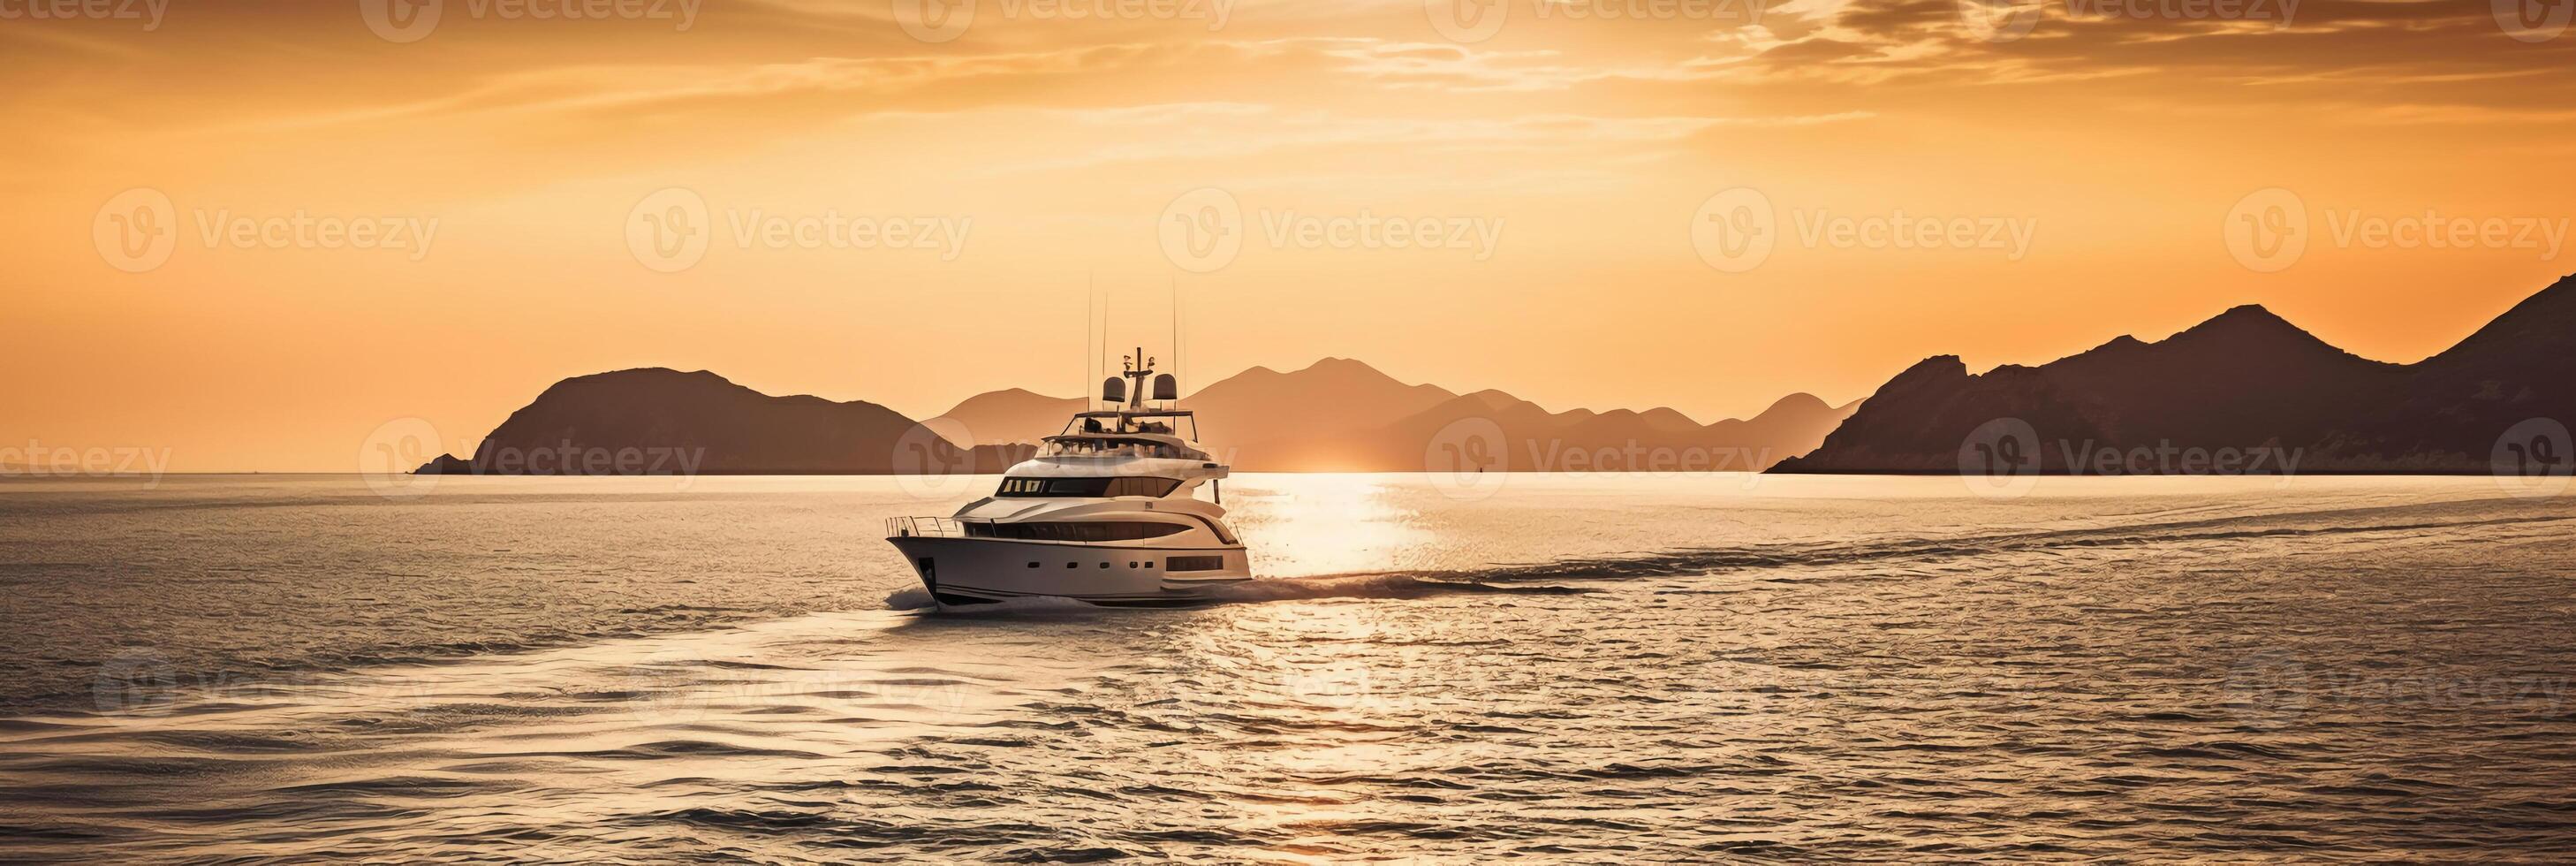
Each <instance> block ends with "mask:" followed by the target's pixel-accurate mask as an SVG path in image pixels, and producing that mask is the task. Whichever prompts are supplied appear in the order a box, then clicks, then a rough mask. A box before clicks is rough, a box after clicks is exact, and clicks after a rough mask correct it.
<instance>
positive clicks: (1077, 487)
mask: <svg viewBox="0 0 2576 866" xmlns="http://www.w3.org/2000/svg"><path fill="white" fill-rule="evenodd" d="M1180 486H1181V482H1180V481H1179V480H1177V479H1172V478H1152V477H1147V476H1143V475H1119V476H1114V477H1101V478H1004V479H1002V488H1001V489H1000V490H997V491H994V495H996V496H1007V497H1015V498H1016V497H1037V496H1071V497H1087V498H1101V497H1109V496H1149V497H1154V498H1158V499H1159V498H1161V497H1165V496H1170V495H1172V491H1173V489H1175V488H1178V487H1180Z"/></svg>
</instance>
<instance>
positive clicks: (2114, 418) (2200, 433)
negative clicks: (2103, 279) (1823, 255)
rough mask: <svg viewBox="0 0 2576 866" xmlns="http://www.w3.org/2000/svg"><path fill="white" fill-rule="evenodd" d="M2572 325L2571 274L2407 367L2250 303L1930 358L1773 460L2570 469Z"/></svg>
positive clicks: (2148, 469) (1935, 466) (2574, 294)
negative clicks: (2082, 343) (2140, 332)
mask: <svg viewBox="0 0 2576 866" xmlns="http://www.w3.org/2000/svg"><path fill="white" fill-rule="evenodd" d="M2571 337H2576V277H2569V278H2565V279H2561V280H2559V281H2558V282H2557V283H2555V284H2553V285H2551V286H2549V287H2548V288H2547V289H2544V290H2542V291H2541V292H2540V293H2538V294H2535V295H2533V296H2531V297H2530V298H2528V299H2525V300H2524V301H2523V302H2522V303H2521V304H2518V305H2516V306H2515V307H2514V308H2513V309H2511V310H2509V311H2507V312H2505V313H2504V314H2503V315H2501V316H2498V317H2497V318H2496V319H2495V320H2494V321H2492V322H2490V323H2488V324H2487V325H2486V326H2485V327H2483V328H2480V329H2479V330H2478V331H2477V332H2476V333H2474V334H2471V335H2470V336H2469V337H2468V338H2467V339H2464V340H2461V341H2460V342H2459V344H2457V345H2454V346H2452V347H2451V348H2449V349H2447V350H2445V351H2443V352H2442V353H2441V354H2438V355H2435V356H2433V357H2431V358H2427V359H2424V360H2423V361H2420V362H2417V363H2414V364H2391V363H2385V362H2380V361H2373V360H2369V359H2366V358H2361V357H2358V356H2355V355H2353V354H2351V353H2349V352H2345V351H2343V350H2341V349H2338V348H2335V347H2334V346H2331V345H2328V344H2326V343H2325V342H2324V341H2322V340H2319V339H2317V338H2316V337H2315V336H2313V335H2310V334H2309V333H2308V332H2306V331H2304V330H2301V329H2299V328H2298V327H2297V326H2295V325H2292V324H2290V323H2289V322H2287V321H2284V320H2282V319H2281V317H2279V316H2276V315H2273V314H2272V313H2271V312H2270V311H2268V310H2265V309H2263V308H2262V307H2259V306H2243V307H2237V308H2235V309H2232V310H2228V311H2226V312H2225V313H2222V314H2220V315H2218V316H2217V317H2216V318H2212V319H2210V320H2208V321H2206V322H2202V323H2201V324H2199V325H2197V326H2194V327H2192V328H2191V329H2189V330H2186V331H2183V332H2182V333H2179V334H2176V335H2174V336H2173V337H2171V338H2169V339H2166V340H2163V341H2161V342H2156V343H2147V342H2142V341H2139V340H2138V339H2136V338H2134V337H2121V338H2119V339H2115V340H2112V341H2111V342H2109V343H2105V344H2103V345H2101V346H2099V347H2096V348H2094V349H2091V350H2089V351H2086V352H2083V353H2081V354H2077V355H2073V356H2070V357H2067V358H2062V359H2059V360H2057V361H2052V362H2049V363H2047V364H2042V365H2040V366H2037V367H2024V366H2017V365H2005V366H2001V367H1997V368H1995V369H1993V370H1990V371H1988V372H1986V373H1984V374H1970V373H1969V372H1968V371H1967V368H1966V366H1965V365H1964V364H1962V363H1960V360H1959V358H1958V357H1957V356H1954V355H1941V356H1937V357H1933V358H1929V359H1926V360H1924V361H1922V362H1921V363H1918V364H1915V365H1914V366H1913V367H1912V368H1910V369H1908V370H1906V371H1904V372H1902V373H1899V374H1897V376H1896V378H1894V379H1891V380H1889V381H1888V383H1887V384H1886V385H1884V386H1882V387H1880V388H1879V389H1878V392H1877V393H1875V394H1872V395H1870V397H1869V398H1868V399H1866V400H1865V401H1863V403H1862V404H1861V407H1860V410H1859V411H1858V412H1856V413H1854V414H1853V415H1852V417H1851V418H1850V419H1849V420H1847V421H1845V422H1843V424H1842V426H1840V427H1839V428H1837V429H1835V430H1834V431H1833V433H1832V434H1831V435H1829V436H1827V437H1826V438H1825V441H1824V444H1823V446H1822V447H1819V448H1817V449H1816V450H1815V451H1814V452H1813V453H1811V454H1807V455H1805V456H1802V457H1798V458H1794V459H1790V460H1786V461H1783V462H1782V463H1780V464H1779V465H1778V466H1775V467H1773V468H1772V469H1771V470H1770V471H1772V472H1779V473H1940V474H1950V473H1961V472H1970V473H1974V472H1976V471H1978V470H1979V469H1980V468H1982V467H1981V465H1980V464H1982V463H1989V462H1991V461H1994V460H1995V459H1996V456H1997V455H1998V454H2003V453H2005V452H2006V451H2007V450H2008V451H2009V452H2010V453H2009V455H2008V456H2009V457H2011V458H2013V459H2015V460H2018V461H2019V462H2021V463H2022V468H2024V469H2026V470H2027V471H2031V472H2035V473H2040V474H2067V473H2097V472H2098V473H2102V474H2150V473H2151V474H2177V473H2191V474H2201V473H2207V474H2287V473H2292V472H2297V473H2475V474H2485V473H2489V472H2494V471H2513V470H2514V467H2515V465H2522V466H2526V467H2532V468H2539V469H2544V470H2551V471H2556V472H2558V473H2559V474H2564V472H2565V469H2566V462H2567V461H2568V460H2570V459H2571V456H2576V455H2570V454H2569V453H2568V448H2567V445H2568V443H2567V442H2566V441H2565V438H2566V432H2565V427H2564V426H2563V425H2565V424H2568V423H2571V422H2576V340H2571ZM2508 434H2512V435H2508ZM2007 439H2011V440H2021V441H2009V442H2008V441H2005V440H2007ZM2524 440H2529V441H2524ZM2137 455H2145V456H2146V459H2135V457H2136V456H2137ZM2177 455H2180V456H2177ZM2190 455H2198V462H2197V464H2195V463H2194V462H2193V459H2192V457H2191V456H2190ZM2213 455H2232V456H2233V457H2234V460H2233V465H2232V466H2231V465H2220V463H2219V461H2217V460H2216V459H2214V457H2213ZM2105 457H2110V458H2113V461H2114V462H2111V463H2108V464H2106V463H2103V462H2102V461H2103V460H2104V458H2105ZM2499 461H2502V462H2501V463H2500V462H2499Z"/></svg>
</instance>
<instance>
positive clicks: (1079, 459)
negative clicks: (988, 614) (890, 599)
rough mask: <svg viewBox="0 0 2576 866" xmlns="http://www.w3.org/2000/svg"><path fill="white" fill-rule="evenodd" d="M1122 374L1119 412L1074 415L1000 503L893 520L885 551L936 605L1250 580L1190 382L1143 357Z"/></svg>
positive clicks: (1133, 593)
mask: <svg viewBox="0 0 2576 866" xmlns="http://www.w3.org/2000/svg"><path fill="white" fill-rule="evenodd" d="M1125 367H1126V370H1125V372H1124V373H1122V374H1121V375H1120V376H1117V377H1112V378H1110V379H1109V380H1108V381H1106V382H1103V383H1102V384H1101V400H1102V402H1104V403H1106V404H1108V405H1111V406H1115V407H1117V408H1114V409H1108V410H1101V411H1085V412H1080V413H1076V414H1075V415H1074V416H1073V419H1072V420H1071V421H1068V422H1067V423H1066V424H1065V429H1064V432H1062V433H1060V434H1057V435H1054V436H1049V437H1046V438H1045V439H1044V440H1042V441H1041V442H1040V443H1039V445H1038V451H1037V455H1036V456H1035V457H1034V458H1032V459H1030V460H1027V461H1024V462H1022V463H1020V464H1019V465H1016V466H1013V467H1011V469H1010V471H1008V472H1006V473H1004V475H1003V477H1002V484H1001V488H1000V489H998V490H996V491H994V492H993V495H991V496H987V497H984V498H982V499H978V500H975V501H974V502H970V503H967V504H966V507H964V508H961V509H958V511H957V513H956V514H955V515H953V516H950V517H896V518H891V519H889V520H887V521H886V541H888V542H892V543H893V544H894V546H895V549H896V550H900V551H903V555H904V557H905V558H907V559H910V560H911V561H912V567H913V570H914V571H915V572H918V573H919V574H920V575H921V584H922V585H923V586H926V587H929V588H930V595H931V597H932V598H933V599H936V600H938V602H939V603H940V604H941V605H966V604H985V603H991V602H996V601H1002V600H1004V599H1012V598H1025V597H1031V596H1056V597H1062V598H1071V599H1079V600H1082V601H1087V602H1091V603H1093V604H1103V605H1186V604H1194V603H1198V602H1201V601H1205V600H1206V599H1207V595H1208V589H1209V588H1210V587H1212V586H1217V585H1222V584H1227V583H1238V582H1241V581H1245V580H1250V579H1251V570H1250V563H1249V562H1248V561H1247V560H1246V559H1245V556H1244V550H1243V542H1242V541H1240V540H1238V539H1236V538H1235V535H1234V530H1233V529H1231V528H1229V527H1227V526H1226V524H1225V508H1224V506H1223V505H1222V504H1221V503H1222V502H1223V501H1224V491H1223V490H1222V488H1221V486H1220V480H1221V479H1223V478H1225V477H1226V474H1227V468H1226V466H1225V465H1224V464H1222V463H1219V462H1217V461H1216V460H1215V459H1213V458H1211V457H1209V456H1208V454H1207V453H1206V452H1205V451H1203V450H1201V449H1200V448H1199V445H1198V441H1197V440H1198V418H1197V417H1196V416H1194V415H1192V414H1191V413H1190V412H1189V411H1188V410H1184V409H1179V408H1175V407H1174V404H1175V403H1177V402H1178V400H1179V398H1180V393H1179V391H1180V383H1179V381H1178V380H1177V379H1175V378H1173V376H1172V375H1171V374H1169V373H1162V374H1157V373H1155V372H1154V359H1152V358H1147V357H1145V356H1144V352H1143V350H1141V349H1139V350H1138V351H1137V354H1136V355H1135V356H1133V357H1130V358H1128V359H1126V363H1125ZM1149 383H1150V384H1151V385H1152V388H1153V390H1152V393H1151V395H1150V397H1149V395H1148V393H1147V391H1146V386H1147V385H1148V384H1149ZM1131 385H1132V387H1131ZM1158 403H1159V404H1160V406H1157V405H1156V404H1158ZM1184 428H1186V429H1187V433H1186V435H1184V433H1183V430H1184ZM1201 488H1205V489H1206V491H1207V493H1208V495H1209V498H1207V499H1200V498H1199V496H1198V493H1199V491H1200V489H1201Z"/></svg>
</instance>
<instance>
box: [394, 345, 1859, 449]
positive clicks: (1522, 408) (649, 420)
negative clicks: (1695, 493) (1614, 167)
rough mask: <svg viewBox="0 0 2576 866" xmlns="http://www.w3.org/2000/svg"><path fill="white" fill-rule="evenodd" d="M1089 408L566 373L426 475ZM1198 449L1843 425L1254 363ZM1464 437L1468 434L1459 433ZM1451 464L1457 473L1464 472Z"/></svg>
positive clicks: (894, 437) (1761, 436) (1540, 441)
mask: <svg viewBox="0 0 2576 866" xmlns="http://www.w3.org/2000/svg"><path fill="white" fill-rule="evenodd" d="M1083 405H1084V401H1083V400H1082V399H1080V398H1076V397H1049V396H1046V395H1042V394H1037V393H1033V392H1030V391H1026V390H1022V389H1010V390H1005V391H996V392H992V393H987V394H981V395H977V396H975V397H972V398H969V399H967V400H965V401H964V402H961V403H959V404H958V405H957V406H956V407H955V408H953V409H951V410H949V411H948V412H947V413H945V414H942V415H940V416H939V417H937V418H934V419H931V420H929V421H927V422H916V421H914V420H913V419H911V418H907V417H905V416H904V415H902V414H901V413H898V412H895V411H894V410H892V409H888V408H886V407H884V406H880V405H877V404H874V403H867V402H857V401H853V402H833V401H829V400H825V399H822V398H819V397H811V396H792V397H777V396H771V395H767V394H762V393H760V392H758V391H754V390H752V389H750V388H746V387H743V386H741V385H737V384H734V383H733V382H731V381H727V380H726V379H725V378H724V377H722V376H718V375H716V374H714V373H710V372H705V371H698V372H685V373H684V372H680V371H676V370H669V369H662V368H647V369H635V370H620V371H615V372H608V373H598V374H593V375H587V376H578V377H574V378H570V379H565V380H563V381H561V382H557V383H555V384H554V385H553V386H552V387H549V388H547V389H546V390H545V392H544V393H541V394H539V395H537V398H536V399H535V400H534V401H532V402H530V403H529V404H528V405H527V406H526V407H524V408H521V409H520V410H518V411H517V412H515V413H512V414H511V415H510V417H509V418H508V419H507V420H505V421H503V422H502V423H501V425H500V426H499V427H497V428H494V429H493V431H492V432H491V433H490V434H489V435H487V436H485V437H484V438H483V440H482V441H481V443H480V444H479V445H478V446H477V449H476V451H475V453H474V454H472V455H469V456H463V457H460V456H456V455H441V456H440V457H438V458H437V459H434V460H432V461H430V462H429V463H427V464H425V465H423V466H421V467H420V468H419V469H418V470H417V471H418V472H420V473H423V474H474V475H656V474H778V475H794V474H869V475H876V474H912V473H969V472H972V473H993V472H1000V471H1002V470H1003V469H1006V468H1008V467H1009V466H1010V465H1012V464H1014V463H1017V462H1019V461H1021V460H1024V459H1027V458H1028V456H1029V455H1030V454H1032V453H1034V451H1035V448H1034V445H1033V443H1035V442H1036V441H1037V440H1038V439H1039V438H1041V437H1044V436H1049V435H1054V434H1055V433H1058V432H1060V431H1062V430H1063V429H1064V426H1065V423H1066V421H1067V419H1068V418H1070V417H1071V416H1072V414H1073V413H1074V412H1076V411H1080V410H1081V409H1082V407H1083ZM1181 406H1182V407H1183V408H1187V409H1191V410H1193V411H1195V412H1197V413H1198V417H1199V418H1200V420H1201V424H1202V428H1201V434H1202V436H1201V442H1202V444H1203V445H1205V446H1206V447H1207V449H1208V450H1209V452H1210V453H1212V454H1214V455H1217V456H1218V457H1219V459H1224V460H1228V461H1229V462H1230V463H1231V464H1232V465H1233V466H1234V467H1235V468H1236V469H1238V470H1244V471H1271V472H1299V471H1354V472H1418V471H1423V470H1425V469H1429V468H1436V467H1434V466H1430V465H1426V464H1427V463H1430V462H1432V461H1430V460H1429V459H1427V458H1429V457H1431V456H1434V452H1436V451H1437V450H1438V449H1439V448H1440V447H1441V445H1442V443H1443V441H1444V439H1452V438H1459V437H1461V436H1462V435H1463V436H1468V437H1471V438H1475V439H1481V440H1484V441H1483V442H1482V443H1480V444H1483V445H1485V446H1486V447H1485V449H1484V450H1483V451H1481V452H1479V454H1478V456H1479V457H1481V458H1483V459H1481V460H1479V461H1478V463H1477V465H1478V466H1479V467H1482V468H1492V469H1495V470H1522V471H1551V470H1553V471H1622V470H1630V469H1634V470H1644V471H1758V470H1760V469H1763V468H1765V467H1768V466H1770V465H1771V464H1773V463H1776V462H1778V461H1779V460H1781V459H1783V458H1786V457H1788V456H1790V455H1794V454H1802V453H1805V452H1807V451H1809V450H1811V449H1813V448H1815V447H1816V445H1817V443H1819V442H1822V441H1823V440H1824V437H1825V434H1826V433H1827V432H1828V431H1831V430H1832V429H1834V426H1835V425H1836V424H1839V423H1841V422H1842V420H1843V419H1844V418H1846V417H1848V416H1849V415H1850V414H1851V412H1852V411H1853V409H1854V406H1853V405H1851V404H1846V405H1843V406H1839V407H1837V406H1832V405H1829V404H1827V403H1826V402H1825V401H1823V400H1820V399H1817V398H1816V397H1813V396H1810V395H1806V394H1792V395H1790V396H1788V397H1785V398H1782V399H1781V400H1779V401H1777V402H1775V403H1774V404H1773V405H1772V406H1771V407H1770V408H1768V409H1766V410H1764V411H1763V412H1762V413H1761V414H1759V415H1756V416H1754V417H1752V418H1749V419H1741V420H1739V419H1727V420H1723V421H1718V422H1715V423H1712V424H1700V423H1698V422H1696V421H1693V420H1691V419H1690V418H1689V417H1687V416H1684V415H1683V414H1682V413H1680V412H1676V411H1674V410H1671V409H1663V408H1658V409H1650V410H1646V411H1642V412H1640V411H1630V410H1624V409H1623V410H1616V411H1610V412H1593V411H1589V410H1580V409H1577V410H1570V411H1564V412H1550V411H1548V410H1546V409H1544V408H1541V407H1539V406H1538V405H1536V404H1533V403H1530V402H1529V401H1526V400H1521V399H1519V398H1517V397H1514V396H1512V395H1510V394H1506V393H1503V392H1501V391H1492V390H1487V391H1478V392H1474V393H1470V394H1458V393H1455V392H1452V391H1449V390H1447V389H1444V388H1440V387H1436V386H1432V385H1409V384H1405V383H1403V382H1399V381H1396V380H1395V379H1394V378H1392V377H1389V376H1387V375H1386V374H1384V373H1381V372H1379V371H1378V370H1376V369H1375V368H1373V367H1370V366H1369V365H1367V364H1364V363H1361V362H1359V361H1353V360H1348V359H1341V358H1327V359H1324V360H1322V361H1319V362H1317V363H1315V364H1314V365H1312V366H1309V367H1306V368H1304V369H1301V370H1296V371H1293V372H1285V373H1283V372H1279V371H1276V370H1271V369H1269V368H1266V367H1255V368H1252V369H1250V370H1246V371H1244V372H1242V373H1240V374H1237V375H1234V376H1230V377H1227V378H1225V379H1223V380H1220V381H1218V382H1216V383H1214V384H1212V385H1209V386H1208V387H1206V388H1204V389H1201V390H1199V391H1198V392H1196V393H1193V394H1190V395H1189V396H1188V397H1187V398H1186V399H1184V400H1182V401H1181ZM1460 431H1467V432H1465V433H1463V434H1462V433H1461V432H1460ZM1453 468H1454V467H1453Z"/></svg>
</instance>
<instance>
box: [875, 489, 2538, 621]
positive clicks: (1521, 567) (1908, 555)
mask: <svg viewBox="0 0 2576 866" xmlns="http://www.w3.org/2000/svg"><path fill="white" fill-rule="evenodd" d="M2382 510H2383V509H2377V508H2361V509H2338V510H2331V511H2311V512H2297V513H2285V514H2268V515H2254V516H2245V517H2228V518H2218V519H2210V520H2191V521H2171V522H2156V523H2139V524H2119V525H2110V526H2096V527H2081V528H2068V529H2052V530H2038V531H2029V532H2014V533H2002V534H1987V535H1977V536H1963V537H1949V538H1905V537H1895V538H1883V539H1876V540H1869V541H1860V542H1834V543H1807V544H1802V543H1781V544H1771V545H1752V546H1740V547H1710V548H1686V549H1678V550H1670V551H1660V552H1654V553H1640V554H1632V555H1621V556H1599V557H1568V558H1563V559H1555V560H1549V561H1545V562H1532V563H1497V564H1495V565H1493V566H1490V567H1486V568H1477V569H1463V570H1450V571H1404V572H1374V573H1353V574H1335V575H1318V576H1312V577H1276V578H1258V579H1254V580H1249V581H1245V582H1242V583H1235V584H1227V585H1222V586H1214V587H1209V588H1208V590H1207V591H1206V593H1205V595H1206V598H1207V603H1208V604H1243V603H1259V602H1273V601H1304V600H1315V599H1334V598H1384V599H1416V598H1428V597H1433V596H1441V595H1450V594H1459V593H1494V594H1525V595H1571V594H1583V593H1592V592H1600V591H1603V590H1601V589H1599V588H1594V587H1583V586H1568V585H1565V583H1566V582H1581V581H1619V580H1631V579H1640V578H1655V577H1691V576H1702V575H1711V574H1720V573H1727V572H1745V571H1751V572H1761V571H1768V570H1776V569H1788V568H1800V567H1804V568H1815V567H1830V566H1860V567H1863V568H1870V567H1873V566H1887V567H1889V568H1888V573H1889V574H1890V575H1902V574H1909V573H1912V572H1911V571H1910V569H1904V568H1894V567H1893V566H1895V565H1897V564H1899V563H1921V562H1929V561H1941V560H1958V559H1974V558H1992V557H2017V556H2043V557H2045V556H2059V555H2064V554H2066V553H2070V552H2073V551H2079V550H2107V549H2116V548H2129V547H2146V546H2180V547H2193V548H2198V547H2211V548H2223V547H2226V546H2229V545H2236V544H2242V543H2244V542H2247V541H2251V540H2257V539H2266V538H2298V537H2308V538H2320V539H2332V538H2335V537H2338V536H2375V535H2384V534H2391V533H2395V534H2421V533H2427V532H2436V531H2447V532H2453V533H2458V532H2473V531H2487V532H2491V533H2496V534H2499V535H2501V536H2508V537H2510V536H2520V535H2526V534H2530V533H2540V534H2548V533H2555V532H2561V531H2564V529H2563V527H2564V525H2565V524H2566V523H2568V522H2570V520H2569V518H2566V517H2563V516H2559V515H2554V514H2542V515H2505V516H2486V517H2477V518H2471V519H2452V520H2445V519H2440V517H2428V516H2427V515H2424V514H2422V513H2421V509H2420V508H2419V509H2410V511H2412V512H2413V513H2407V514H2403V515H2402V518H2403V519H2389V518H2398V517H2401V515H2399V514H2394V513H2392V514H2387V515H2375V514H2373V512H2380V511H2382ZM2391 511H2394V510H2393V509H2391ZM2374 516H2376V517H2380V518H2381V519H2371V518H2372V517H2374ZM886 604H887V606H888V607H889V608H893V609H896V610H928V609H936V608H937V607H938V605H936V604H935V603H934V602H932V600H931V598H930V593H928V592H926V591H924V590H922V589H920V588H918V587H914V588H907V589H904V590H899V591H897V592H894V593H892V594H890V595H888V596H887V598H886ZM1100 609H1101V608H1099V607H1095V606H1093V605H1090V604H1087V603H1084V602H1079V601H1074V600H1071V599H1056V598H1033V599H1021V600H1015V601H1013V602H1005V603H1001V604H993V605H976V606H974V607H972V608H964V609H959V608H952V609H951V612H961V611H962V612H971V613H978V614H981V613H1047V612H1077V611H1079V612H1089V611H1097V610H1100Z"/></svg>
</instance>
